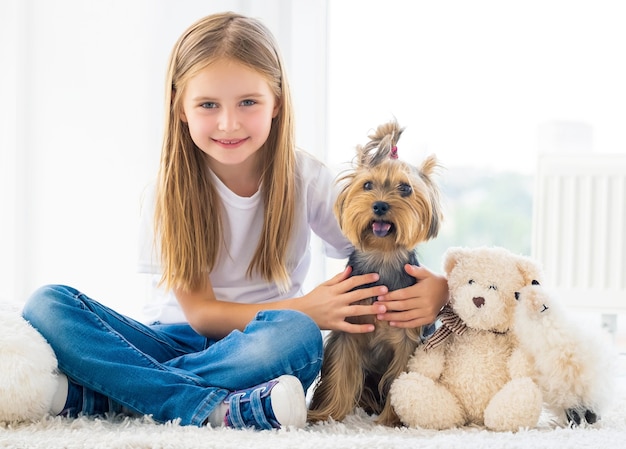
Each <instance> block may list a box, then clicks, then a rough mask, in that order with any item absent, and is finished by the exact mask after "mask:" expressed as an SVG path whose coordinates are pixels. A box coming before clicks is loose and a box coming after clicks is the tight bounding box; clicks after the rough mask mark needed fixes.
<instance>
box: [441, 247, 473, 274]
mask: <svg viewBox="0 0 626 449" xmlns="http://www.w3.org/2000/svg"><path fill="white" fill-rule="evenodd" d="M466 253H467V250H466V249H465V248H461V247H458V246H453V247H451V248H448V249H447V250H446V252H445V253H444V255H443V271H444V272H445V273H446V275H450V273H451V272H452V270H453V269H454V267H455V266H456V264H457V263H458V262H459V260H461V258H462V257H463V255H464V254H466Z"/></svg>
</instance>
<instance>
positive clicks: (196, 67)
mask: <svg viewBox="0 0 626 449" xmlns="http://www.w3.org/2000/svg"><path fill="white" fill-rule="evenodd" d="M224 58H226V59H230V60H233V61H236V62H239V63H241V64H244V65H246V66H247V67H250V68H252V69H254V70H256V71H257V72H259V73H260V74H261V75H262V76H264V77H265V78H266V79H267V81H268V83H269V85H270V88H271V89H272V90H273V92H274V94H275V96H276V101H277V104H278V105H279V112H278V115H277V116H276V117H275V118H274V119H273V121H272V126H271V130H270V133H269V136H268V138H267V140H266V142H265V144H264V145H263V146H262V147H261V148H260V149H259V150H258V151H259V152H258V154H259V160H260V164H261V167H262V173H261V186H262V197H263V201H264V205H265V212H264V222H263V229H262V231H261V237H260V239H259V242H258V243H257V247H256V251H255V253H254V256H253V258H252V261H251V262H250V265H249V266H248V268H247V272H246V273H247V276H251V275H252V274H253V273H258V274H260V275H261V276H262V277H263V278H264V279H265V280H266V281H268V282H275V283H277V284H278V286H279V287H280V288H281V290H283V291H284V290H286V289H287V288H288V287H289V280H290V278H289V273H288V270H287V266H286V260H287V257H286V252H287V246H288V243H289V240H290V236H291V231H292V228H293V226H292V224H293V221H294V207H295V204H294V203H295V196H296V195H295V137H294V128H295V126H294V118H293V107H292V100H291V92H290V88H289V84H288V81H287V77H286V72H285V67H284V64H283V61H282V58H281V55H280V52H279V49H278V46H277V44H276V41H275V39H274V37H273V36H272V34H271V32H270V31H269V30H268V29H267V28H266V27H265V26H264V25H263V24H262V23H261V22H259V21H258V20H256V19H253V18H249V17H245V16H242V15H240V14H236V13H232V12H226V13H221V14H214V15H210V16H208V17H205V18H203V19H201V20H199V21H198V22H196V23H194V24H193V25H191V26H190V27H189V28H188V29H187V30H186V31H185V32H184V33H183V34H182V36H181V37H180V38H179V40H178V42H177V43H176V45H175V46H174V49H173V50H172V54H171V56H170V60H169V65H168V71H167V79H166V92H165V108H166V111H167V112H166V116H165V133H164V138H163V148H162V153H161V163H160V164H161V165H160V170H159V180H158V185H157V196H156V198H157V199H156V211H155V218H154V219H155V231H156V233H155V235H156V239H157V243H160V249H161V262H162V265H163V276H162V279H161V283H163V284H165V286H166V287H168V288H182V289H184V290H187V291H190V290H195V289H198V288H202V287H203V286H205V285H206V281H207V276H208V274H209V273H210V272H211V271H212V269H213V267H214V266H215V263H216V260H217V257H218V252H219V249H220V246H221V242H222V238H223V237H222V236H223V229H222V226H223V224H222V222H221V220H220V219H219V217H220V216H221V213H222V207H223V206H222V204H221V201H220V199H219V196H218V194H217V192H216V190H215V187H214V186H213V184H212V182H211V176H210V175H209V167H208V163H207V159H206V155H205V153H203V152H202V151H201V150H200V149H198V148H197V147H196V145H195V144H194V143H193V141H192V139H191V136H190V134H189V129H188V127H187V124H186V123H185V122H183V120H182V119H181V111H182V105H181V97H182V92H183V91H184V89H185V86H186V83H187V82H188V80H189V79H190V78H191V77H193V76H194V75H195V74H197V73H198V72H199V71H200V70H202V69H204V68H206V67H207V66H208V65H210V64H211V63H212V62H214V61H216V60H218V59H224ZM212 217H217V218H212ZM251 244H252V243H251Z"/></svg>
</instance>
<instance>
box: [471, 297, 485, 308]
mask: <svg viewBox="0 0 626 449" xmlns="http://www.w3.org/2000/svg"><path fill="white" fill-rule="evenodd" d="M472 301H474V305H475V306H476V307H478V308H479V309H480V308H481V307H482V306H484V305H485V298H483V297H482V296H477V297H475V298H472Z"/></svg>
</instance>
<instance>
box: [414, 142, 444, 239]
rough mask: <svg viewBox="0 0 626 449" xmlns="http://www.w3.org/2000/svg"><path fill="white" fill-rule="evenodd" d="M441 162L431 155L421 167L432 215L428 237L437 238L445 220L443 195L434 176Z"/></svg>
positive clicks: (421, 175)
mask: <svg viewBox="0 0 626 449" xmlns="http://www.w3.org/2000/svg"><path fill="white" fill-rule="evenodd" d="M439 167H440V166H439V163H438V162H437V158H436V157H435V155H432V154H431V155H430V156H428V157H427V158H426V159H424V161H423V162H422V165H421V166H420V168H419V173H420V177H421V178H422V180H423V181H424V184H426V186H427V187H428V193H429V200H430V209H431V211H432V216H431V220H430V227H429V229H428V234H427V238H429V239H431V238H435V237H437V234H438V233H439V228H440V226H441V222H442V221H443V212H442V207H441V195H440V193H439V187H437V184H436V183H435V181H434V180H433V178H432V176H433V175H434V174H435V172H436V171H437V169H438V168H439Z"/></svg>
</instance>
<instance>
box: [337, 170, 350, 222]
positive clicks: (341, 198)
mask: <svg viewBox="0 0 626 449" xmlns="http://www.w3.org/2000/svg"><path fill="white" fill-rule="evenodd" d="M342 179H346V178H345V177H344V178H342ZM347 190H348V185H347V184H346V185H344V186H343V188H342V189H341V190H340V191H339V194H338V195H337V199H336V200H335V206H334V210H335V216H336V217H337V222H338V223H339V227H340V228H341V230H343V223H342V220H341V217H342V216H343V206H344V204H345V202H346V196H347Z"/></svg>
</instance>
